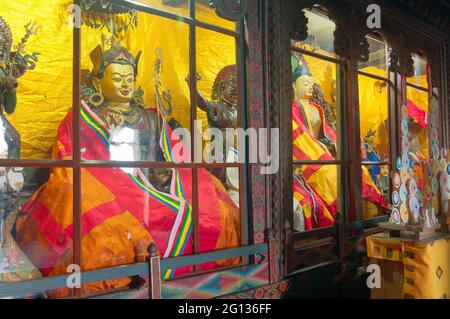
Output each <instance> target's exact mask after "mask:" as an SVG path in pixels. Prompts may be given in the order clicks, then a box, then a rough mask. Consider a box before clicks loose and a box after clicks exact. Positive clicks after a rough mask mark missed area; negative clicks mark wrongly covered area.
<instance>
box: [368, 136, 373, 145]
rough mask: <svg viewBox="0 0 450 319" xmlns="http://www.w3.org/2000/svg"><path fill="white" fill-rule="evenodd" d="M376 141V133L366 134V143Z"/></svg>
mask: <svg viewBox="0 0 450 319" xmlns="http://www.w3.org/2000/svg"><path fill="white" fill-rule="evenodd" d="M374 141H375V135H367V136H366V143H367V144H369V145H373V142H374Z"/></svg>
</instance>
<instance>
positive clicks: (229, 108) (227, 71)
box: [197, 65, 238, 130]
mask: <svg viewBox="0 0 450 319" xmlns="http://www.w3.org/2000/svg"><path fill="white" fill-rule="evenodd" d="M236 74H237V69H236V65H228V66H226V67H224V68H223V69H222V70H220V72H219V73H218V74H217V76H216V79H215V81H214V86H213V88H212V92H211V98H212V101H207V100H206V99H205V98H204V97H203V96H202V95H201V94H200V92H198V91H197V104H198V106H199V107H200V109H202V110H203V111H205V112H206V114H207V115H208V122H209V126H210V127H216V128H220V129H223V130H225V129H226V128H236V126H237V112H238V111H237V107H238V105H237V104H238V96H237V80H236Z"/></svg>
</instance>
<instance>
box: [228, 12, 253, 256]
mask: <svg viewBox="0 0 450 319" xmlns="http://www.w3.org/2000/svg"><path fill="white" fill-rule="evenodd" d="M236 24H237V30H238V32H239V34H240V35H239V36H238V37H237V38H236V42H235V43H236V46H235V49H236V60H237V61H236V62H237V63H236V70H237V74H236V76H237V94H238V106H240V107H238V109H237V111H238V114H237V123H238V126H239V125H240V126H241V127H242V128H243V129H246V128H247V117H246V106H247V103H246V102H247V98H246V87H245V83H246V81H245V45H244V43H245V40H244V39H245V37H244V32H245V30H244V23H243V22H242V21H239V22H238V23H236ZM239 142H241V143H244V144H245V145H244V146H245V150H246V154H245V163H244V164H240V165H239V210H240V215H241V216H240V217H241V218H240V221H241V245H247V243H248V232H247V230H248V214H247V212H248V203H247V201H246V198H247V197H246V195H247V194H246V179H247V178H248V172H247V170H248V161H249V156H248V143H247V141H246V140H244V141H239ZM225 155H226V154H225ZM243 259H246V258H243Z"/></svg>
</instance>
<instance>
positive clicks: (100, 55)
mask: <svg viewBox="0 0 450 319" xmlns="http://www.w3.org/2000/svg"><path fill="white" fill-rule="evenodd" d="M141 53H142V52H139V53H138V54H137V55H136V57H134V56H133V55H132V54H131V53H130V52H129V51H128V49H127V48H125V47H123V46H122V45H120V44H119V43H117V42H116V43H114V44H113V45H112V47H111V48H110V49H108V50H106V51H104V52H103V49H102V46H101V45H99V46H97V47H96V48H95V49H94V50H93V51H92V52H91V60H92V64H93V66H94V68H93V70H92V75H93V76H95V77H98V78H101V77H103V75H104V74H105V69H106V67H107V66H108V65H110V64H113V63H116V64H128V65H131V66H133V68H134V74H135V76H137V73H138V64H139V58H140V57H141Z"/></svg>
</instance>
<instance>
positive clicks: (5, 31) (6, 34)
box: [0, 17, 12, 48]
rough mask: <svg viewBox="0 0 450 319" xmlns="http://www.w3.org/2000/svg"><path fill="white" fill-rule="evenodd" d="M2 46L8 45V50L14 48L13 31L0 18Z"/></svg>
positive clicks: (0, 42) (0, 41)
mask: <svg viewBox="0 0 450 319" xmlns="http://www.w3.org/2000/svg"><path fill="white" fill-rule="evenodd" d="M0 44H6V46H7V47H8V48H11V46H12V33H11V29H10V28H9V26H8V24H7V23H6V21H5V20H4V19H3V18H2V17H0Z"/></svg>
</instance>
